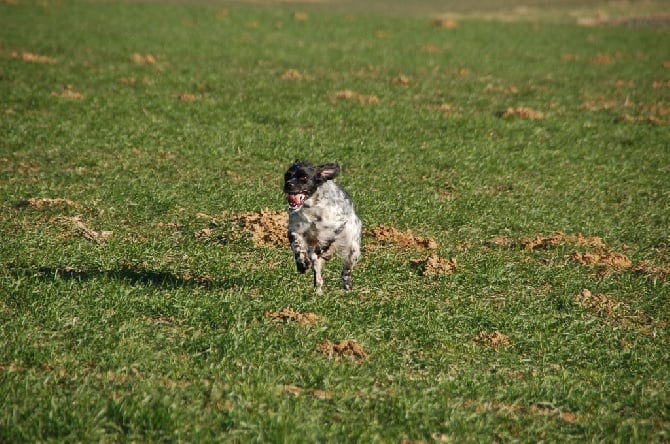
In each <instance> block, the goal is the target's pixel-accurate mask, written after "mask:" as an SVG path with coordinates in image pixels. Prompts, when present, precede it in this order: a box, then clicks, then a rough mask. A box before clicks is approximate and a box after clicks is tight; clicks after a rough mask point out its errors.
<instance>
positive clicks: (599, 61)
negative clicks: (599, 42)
mask: <svg viewBox="0 0 670 444" xmlns="http://www.w3.org/2000/svg"><path fill="white" fill-rule="evenodd" d="M591 63H592V64H594V65H609V64H611V63H612V57H611V56H610V55H609V54H596V55H594V56H593V57H591Z"/></svg>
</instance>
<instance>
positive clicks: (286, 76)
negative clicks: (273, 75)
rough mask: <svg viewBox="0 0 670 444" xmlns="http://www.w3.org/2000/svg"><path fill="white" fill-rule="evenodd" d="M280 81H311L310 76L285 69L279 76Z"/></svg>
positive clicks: (295, 70)
mask: <svg viewBox="0 0 670 444" xmlns="http://www.w3.org/2000/svg"><path fill="white" fill-rule="evenodd" d="M280 78H281V79H282V80H311V79H312V78H311V77H310V76H307V75H305V74H303V73H301V72H300V71H298V70H297V69H287V70H286V71H284V72H283V73H282V75H281V76H280Z"/></svg>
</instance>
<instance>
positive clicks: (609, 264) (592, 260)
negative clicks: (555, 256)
mask: <svg viewBox="0 0 670 444" xmlns="http://www.w3.org/2000/svg"><path fill="white" fill-rule="evenodd" d="M570 258H571V259H573V260H575V261H577V262H578V263H579V264H580V265H588V266H593V267H606V268H613V269H615V270H627V269H629V268H631V267H632V266H633V263H632V262H631V260H630V259H629V258H628V256H626V255H624V254H621V253H588V252H587V253H573V254H571V255H570Z"/></svg>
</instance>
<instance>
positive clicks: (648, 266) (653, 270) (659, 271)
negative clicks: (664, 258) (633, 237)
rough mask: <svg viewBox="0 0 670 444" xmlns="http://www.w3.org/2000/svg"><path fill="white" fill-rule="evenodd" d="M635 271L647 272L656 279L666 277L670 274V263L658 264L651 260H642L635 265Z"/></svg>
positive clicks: (646, 273)
mask: <svg viewBox="0 0 670 444" xmlns="http://www.w3.org/2000/svg"><path fill="white" fill-rule="evenodd" d="M635 272H636V273H640V274H645V275H647V276H649V277H651V278H654V279H661V280H663V279H665V278H667V277H668V275H669V274H670V265H666V266H665V267H663V266H658V265H654V264H652V263H651V262H650V261H640V262H638V264H637V265H636V266H635Z"/></svg>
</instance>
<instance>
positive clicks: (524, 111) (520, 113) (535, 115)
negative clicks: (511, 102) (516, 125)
mask: <svg viewBox="0 0 670 444" xmlns="http://www.w3.org/2000/svg"><path fill="white" fill-rule="evenodd" d="M498 117H501V118H503V119H508V118H512V117H518V118H520V119H526V120H539V119H542V118H544V114H543V113H541V112H539V111H535V110H532V109H530V108H525V107H523V106H518V107H516V108H514V107H509V108H507V109H505V110H504V111H500V112H499V113H498Z"/></svg>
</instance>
